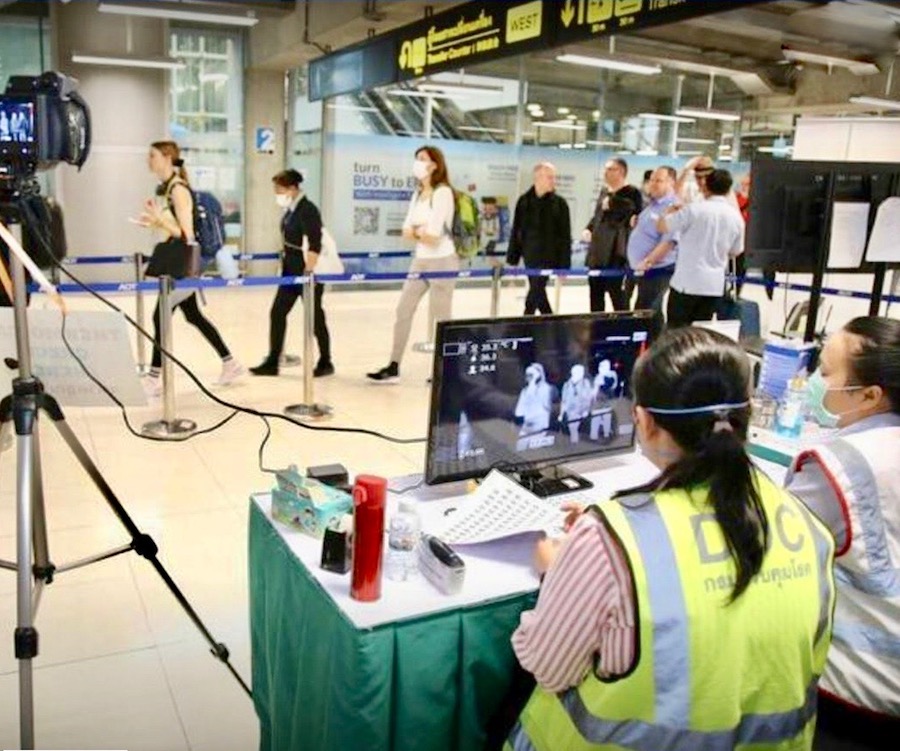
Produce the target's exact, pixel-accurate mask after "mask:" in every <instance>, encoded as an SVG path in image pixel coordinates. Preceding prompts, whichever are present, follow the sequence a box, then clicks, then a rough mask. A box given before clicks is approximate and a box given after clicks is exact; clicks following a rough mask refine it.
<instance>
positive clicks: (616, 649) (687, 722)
mask: <svg viewBox="0 0 900 751" xmlns="http://www.w3.org/2000/svg"><path fill="white" fill-rule="evenodd" d="M632 388H633V396H634V417H635V424H636V431H637V437H638V440H639V442H640V444H641V447H642V450H643V453H644V455H645V456H646V457H647V458H648V459H649V460H650V461H651V462H653V464H654V465H656V467H657V468H658V469H659V471H660V472H659V475H658V476H657V478H656V479H655V480H653V481H652V482H650V483H648V484H646V485H644V486H641V487H637V488H634V489H632V490H628V491H625V492H622V493H619V494H617V495H616V496H615V497H614V498H613V499H612V500H610V501H608V502H605V503H601V504H598V505H597V506H593V507H591V508H589V509H587V510H584V511H583V513H579V514H578V515H577V516H575V517H573V524H572V525H571V528H570V530H569V532H568V534H567V536H566V538H565V539H564V540H562V541H561V542H557V543H554V542H551V541H544V542H542V543H541V544H540V545H539V548H538V552H537V560H538V564H539V567H540V568H544V567H546V574H545V577H544V580H543V584H542V587H541V592H540V595H539V597H538V601H537V605H536V607H535V609H534V610H532V611H530V612H526V613H524V614H523V615H522V620H521V623H520V625H519V628H518V629H517V630H516V632H515V633H514V634H513V637H512V644H513V648H514V650H515V652H516V655H517V656H518V658H519V662H520V663H521V665H522V666H523V667H524V668H525V669H526V670H528V671H529V672H531V673H533V674H534V677H535V679H536V681H537V684H538V685H537V688H536V689H535V690H534V692H533V693H532V695H531V698H530V699H529V701H528V703H527V705H526V706H525V708H524V710H523V711H522V713H521V714H520V715H519V719H518V722H517V723H516V725H515V727H514V728H513V730H512V732H511V734H510V736H509V738H508V740H507V743H506V745H505V748H507V749H520V748H528V749H534V750H535V751H549V750H550V749H554V750H555V749H566V751H581V750H582V749H584V750H585V751H587V750H588V749H606V748H609V749H612V748H615V749H667V751H679V750H680V751H693V750H694V749H706V750H707V751H718V750H719V749H721V751H726V750H727V751H732V749H735V748H744V747H745V746H746V747H748V748H749V747H752V748H753V749H755V750H756V751H762V750H763V749H772V750H773V751H774V750H775V749H778V750H779V751H788V750H791V751H801V750H806V749H810V748H812V737H813V731H814V726H815V716H816V707H815V701H816V685H817V680H818V676H819V674H820V672H821V670H822V668H823V667H824V663H825V655H826V652H827V649H828V644H829V641H830V636H831V623H830V616H831V609H832V606H833V592H834V588H833V582H832V579H831V567H832V556H833V541H832V540H831V537H830V535H828V532H827V530H826V529H825V527H824V525H822V524H821V523H820V522H819V521H818V520H817V519H816V518H815V517H814V516H813V515H812V514H811V513H809V512H808V510H807V509H806V508H805V507H804V506H803V504H801V503H800V502H799V501H797V500H796V499H794V498H793V497H792V496H791V495H790V494H789V493H787V492H786V491H784V490H783V489H781V488H779V487H778V486H776V485H775V484H774V483H772V482H771V481H770V480H769V479H768V478H767V477H766V476H765V475H763V474H762V473H760V472H759V471H758V470H756V469H755V468H754V466H753V465H752V464H751V462H750V459H749V458H748V456H747V454H746V452H745V448H744V444H745V441H746V438H747V426H748V423H749V419H750V406H749V389H750V367H749V364H748V362H747V359H746V357H745V355H744V354H743V352H742V351H741V350H740V349H739V348H738V346H737V345H735V344H733V343H732V342H730V341H729V340H727V339H726V338H725V337H722V336H720V335H719V334H716V333H713V332H710V331H704V330H701V329H696V328H683V329H675V330H671V331H669V332H668V333H666V334H665V335H663V336H662V337H661V338H660V340H659V341H658V342H657V343H656V344H655V345H654V346H653V347H651V348H650V350H649V351H648V352H646V353H645V354H644V355H643V356H642V357H641V359H640V360H639V361H638V363H637V364H636V366H635V369H634V373H633V376H632ZM578 511H579V512H580V511H582V510H581V509H578Z"/></svg>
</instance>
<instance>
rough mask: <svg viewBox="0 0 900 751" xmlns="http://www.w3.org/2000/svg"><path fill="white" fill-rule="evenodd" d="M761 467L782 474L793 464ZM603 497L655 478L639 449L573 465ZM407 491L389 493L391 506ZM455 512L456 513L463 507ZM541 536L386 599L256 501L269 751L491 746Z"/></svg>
mask: <svg viewBox="0 0 900 751" xmlns="http://www.w3.org/2000/svg"><path fill="white" fill-rule="evenodd" d="M758 464H759V465H760V466H761V467H762V468H763V470H764V471H766V472H768V473H769V474H770V476H771V477H772V478H773V479H774V480H775V481H776V482H780V481H781V479H782V477H783V473H784V470H783V468H781V467H778V466H776V465H772V464H769V463H768V462H764V461H759V460H758ZM572 467H573V468H574V469H575V470H576V471H578V472H580V473H581V474H584V475H586V476H587V477H588V478H589V479H591V480H592V481H593V482H594V485H595V487H594V488H593V489H592V490H590V491H585V492H584V493H582V494H579V495H580V496H581V497H582V499H584V500H589V501H594V500H601V499H604V498H606V497H608V496H609V495H611V494H612V493H613V492H615V491H616V490H620V489H625V488H628V487H632V486H635V485H638V484H641V483H644V482H647V481H648V480H650V479H652V478H653V477H654V476H655V475H656V470H655V468H654V467H653V466H652V465H651V464H650V463H649V462H648V461H646V460H645V459H643V458H641V457H640V456H638V455H636V454H632V455H628V456H624V457H616V458H609V459H605V460H603V461H602V462H597V463H595V464H593V465H590V466H588V467H585V466H584V465H574V464H573V465H572ZM461 490H462V488H461V485H460V484H455V485H451V486H443V488H441V489H435V488H424V489H423V490H422V491H421V493H420V494H419V496H418V497H419V498H420V499H421V501H422V502H421V503H420V510H421V513H422V519H423V527H424V529H425V530H426V531H437V530H438V529H440V526H441V525H442V524H443V523H445V519H446V517H445V512H446V511H447V510H448V509H451V508H456V509H459V507H460V506H461V504H463V503H465V502H466V498H465V496H461V495H458V494H459V493H460V492H461ZM394 505H396V497H391V498H390V499H389V512H390V510H391V509H392V508H393V506H394ZM451 513H452V512H451ZM535 540H536V535H522V536H520V537H517V538H512V539H509V540H503V541H499V542H496V543H488V544H483V545H477V546H458V547H457V551H458V552H459V553H460V555H461V556H462V557H463V559H464V560H465V563H466V569H467V570H466V580H465V586H464V587H463V591H462V592H461V593H460V594H459V595H456V596H445V595H442V594H440V593H439V592H438V591H437V590H435V589H433V588H432V587H431V585H430V584H428V582H427V581H425V580H424V579H422V578H420V579H419V580H417V581H412V582H392V581H389V580H386V579H385V580H384V582H383V586H382V598H381V600H379V601H378V602H376V603H360V602H356V601H355V600H352V599H351V598H350V596H349V589H350V575H349V574H347V575H344V576H340V575H337V574H332V573H329V572H327V571H322V569H320V568H319V555H320V550H321V543H320V542H319V541H318V540H315V539H313V538H311V537H307V536H306V535H303V534H301V533H299V532H297V531H294V530H293V529H290V528H288V527H286V526H284V525H282V524H280V523H278V522H274V521H273V520H272V519H271V516H270V499H269V496H268V495H256V496H254V497H253V498H252V499H251V503H250V619H251V635H252V656H253V698H254V702H255V705H256V711H257V714H258V716H259V719H260V749H261V751H305V750H306V749H309V750H310V751H350V750H351V749H367V750H370V751H407V749H408V750H409V751H413V750H414V751H480V749H481V748H482V747H483V743H484V728H485V725H486V722H487V720H488V718H490V717H491V716H492V714H493V713H494V711H495V710H496V708H497V706H498V704H499V702H500V700H501V699H502V698H503V696H504V694H505V692H506V690H507V688H508V687H509V682H510V679H511V677H512V675H513V668H514V666H515V655H514V654H513V651H512V648H511V646H510V636H511V634H512V632H513V630H514V629H515V628H516V626H517V625H518V623H519V615H520V613H521V612H522V611H523V610H525V609H528V608H529V607H531V605H532V603H533V601H534V597H535V592H536V590H537V586H538V580H537V577H536V575H535V574H534V572H533V570H532V567H531V560H532V555H533V549H534V543H535Z"/></svg>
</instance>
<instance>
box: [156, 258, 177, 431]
mask: <svg viewBox="0 0 900 751" xmlns="http://www.w3.org/2000/svg"><path fill="white" fill-rule="evenodd" d="M171 293H172V279H171V278H170V277H167V276H164V277H160V280H159V343H160V350H161V354H162V373H161V375H162V388H163V422H165V423H170V422H172V420H174V419H175V378H174V376H175V373H174V372H173V371H172V360H171V359H170V358H169V356H168V355H167V354H166V352H171V351H172V305H171Z"/></svg>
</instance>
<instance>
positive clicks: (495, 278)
mask: <svg viewBox="0 0 900 751" xmlns="http://www.w3.org/2000/svg"><path fill="white" fill-rule="evenodd" d="M501 276H503V267H502V266H500V265H499V264H498V265H497V266H494V268H492V269H491V318H496V317H497V316H498V315H499V313H500V277H501Z"/></svg>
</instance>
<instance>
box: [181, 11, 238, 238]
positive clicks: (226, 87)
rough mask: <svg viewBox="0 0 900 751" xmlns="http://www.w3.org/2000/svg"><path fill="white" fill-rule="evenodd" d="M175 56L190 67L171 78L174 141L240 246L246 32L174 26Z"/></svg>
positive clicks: (201, 188) (226, 227)
mask: <svg viewBox="0 0 900 751" xmlns="http://www.w3.org/2000/svg"><path fill="white" fill-rule="evenodd" d="M170 54H171V55H172V57H174V58H177V59H178V60H180V61H182V62H183V63H184V64H185V67H184V68H181V69H179V70H175V71H173V72H172V76H171V88H170V102H171V116H170V123H169V132H170V135H171V137H172V138H173V139H174V140H175V141H177V142H178V144H179V145H180V146H181V148H182V150H183V152H184V156H185V161H186V162H187V167H188V171H189V174H190V177H191V181H192V184H193V185H194V187H195V188H197V189H198V190H208V191H210V192H212V193H213V194H215V196H216V197H217V198H218V199H219V201H221V203H222V207H223V209H224V212H225V229H226V233H227V235H228V238H229V241H230V242H231V243H233V244H235V245H240V244H241V238H242V229H241V227H242V220H241V212H242V206H243V200H244V178H243V175H244V120H243V112H244V100H243V69H244V65H243V37H242V35H241V32H228V31H209V30H205V29H196V28H189V27H183V28H182V27H178V26H173V28H172V30H171V36H170Z"/></svg>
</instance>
